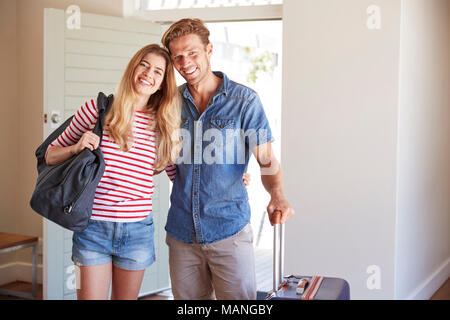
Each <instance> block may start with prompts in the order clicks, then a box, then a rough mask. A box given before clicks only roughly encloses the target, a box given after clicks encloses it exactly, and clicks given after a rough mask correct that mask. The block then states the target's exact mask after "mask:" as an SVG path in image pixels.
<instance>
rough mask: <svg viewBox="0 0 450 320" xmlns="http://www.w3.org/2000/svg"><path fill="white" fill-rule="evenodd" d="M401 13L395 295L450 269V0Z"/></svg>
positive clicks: (413, 1) (425, 1) (426, 286)
mask: <svg viewBox="0 0 450 320" xmlns="http://www.w3.org/2000/svg"><path fill="white" fill-rule="evenodd" d="M401 21H402V23H401V39H402V40H401V43H402V46H401V56H400V57H401V59H400V101H399V137H398V141H399V146H398V210H397V215H398V217H397V252H396V272H395V274H396V298H399V299H405V298H406V299H428V298H429V297H430V296H431V295H432V294H433V293H434V292H435V291H436V290H437V289H438V288H439V286H440V285H441V284H442V282H443V281H445V280H446V279H447V278H448V277H449V275H450V143H449V139H450V36H449V32H450V1H448V0H433V1H430V0H406V1H405V0H404V1H402V17H401Z"/></svg>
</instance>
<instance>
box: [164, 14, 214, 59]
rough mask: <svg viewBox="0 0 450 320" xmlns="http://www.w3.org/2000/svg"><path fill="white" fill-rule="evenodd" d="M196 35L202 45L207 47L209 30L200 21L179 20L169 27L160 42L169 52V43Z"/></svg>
mask: <svg viewBox="0 0 450 320" xmlns="http://www.w3.org/2000/svg"><path fill="white" fill-rule="evenodd" d="M188 34H196V35H198V36H199V37H200V40H201V41H202V43H203V44H204V45H205V46H207V45H208V43H209V30H208V28H207V27H206V26H205V23H204V22H203V21H202V20H200V19H189V18H187V19H181V20H179V21H177V22H175V23H174V24H172V25H171V26H170V28H169V29H168V30H167V31H166V32H165V33H164V35H163V37H162V39H161V42H162V44H163V45H164V46H165V47H166V48H167V50H169V51H170V49H169V45H170V42H171V41H172V40H174V39H176V38H179V37H182V36H186V35H188Z"/></svg>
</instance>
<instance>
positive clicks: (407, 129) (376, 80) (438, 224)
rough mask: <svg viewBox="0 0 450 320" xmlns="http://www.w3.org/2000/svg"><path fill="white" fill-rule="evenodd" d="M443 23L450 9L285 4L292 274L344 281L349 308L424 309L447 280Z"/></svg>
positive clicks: (285, 155)
mask: <svg viewBox="0 0 450 320" xmlns="http://www.w3.org/2000/svg"><path fill="white" fill-rule="evenodd" d="M370 5H377V6H378V7H379V8H380V9H381V28H380V29H379V30H369V29H368V28H367V25H366V22H367V19H368V18H369V16H370V14H367V11H366V10H367V8H368V7H369V6H370ZM444 12H445V13H444ZM448 14H449V12H448V1H446V0H442V1H440V0H433V1H429V0H422V1H419V0H417V1H410V0H407V1H402V0H375V1H373V0H371V1H366V0H341V1H329V0H285V1H284V10H283V22H284V28H283V29H284V40H285V41H284V47H283V52H284V56H283V61H284V69H283V72H284V81H283V107H282V128H283V132H282V139H283V140H282V165H283V170H284V172H285V187H286V193H287V196H288V198H289V201H290V202H291V203H292V205H293V207H294V208H295V210H296V215H295V216H294V217H293V219H292V220H291V221H290V222H289V223H288V224H287V227H286V228H287V235H286V272H287V273H297V274H299V273H300V274H323V275H328V276H338V277H342V278H345V279H347V280H348V281H349V283H350V287H351V296H352V298H353V299H394V298H400V299H401V298H429V297H430V295H431V294H432V293H433V292H434V291H435V290H436V289H437V288H438V287H439V286H440V285H441V284H442V283H443V281H445V279H447V277H448V276H449V256H450V254H449V245H450V241H449V240H450V239H449V233H450V226H449V212H450V206H449V199H448V198H449V191H450V188H449V186H450V183H449V178H450V161H449V160H450V159H449V158H450V156H449V154H450V152H449V151H450V150H449V147H450V145H449V143H448V141H449V133H450V132H449V130H450V129H449V128H450V126H449V123H448V121H449V120H450V117H449V93H448V92H449V91H448V88H449V81H448V79H449V61H450V55H449V44H448V41H449V37H448V35H449V30H450V28H449V27H448V21H449V19H448ZM401 17H402V18H403V20H402V19H401ZM401 22H402V24H401ZM444 24H446V25H444ZM400 48H401V50H400ZM372 265H376V266H377V267H379V271H380V272H381V273H380V280H381V283H380V285H381V286H380V288H375V289H373V288H372V289H370V288H369V287H368V286H367V280H368V279H373V277H372V276H373V274H369V273H367V268H368V267H369V266H372ZM430 279H431V280H430ZM427 281H428V282H427ZM424 283H426V284H427V285H424ZM436 286H437V287H436ZM423 288H426V289H427V290H428V291H429V292H427V291H426V290H422V289H423Z"/></svg>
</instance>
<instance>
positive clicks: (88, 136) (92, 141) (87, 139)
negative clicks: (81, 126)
mask: <svg viewBox="0 0 450 320" xmlns="http://www.w3.org/2000/svg"><path fill="white" fill-rule="evenodd" d="M99 143H100V137H99V136H98V135H96V134H95V133H93V132H92V131H86V132H85V133H83V135H82V136H81V138H80V140H78V142H77V143H76V144H75V145H74V146H73V151H74V153H75V154H78V153H80V152H81V151H83V150H84V149H85V148H88V149H89V150H91V151H94V150H95V149H97V148H98V145H99Z"/></svg>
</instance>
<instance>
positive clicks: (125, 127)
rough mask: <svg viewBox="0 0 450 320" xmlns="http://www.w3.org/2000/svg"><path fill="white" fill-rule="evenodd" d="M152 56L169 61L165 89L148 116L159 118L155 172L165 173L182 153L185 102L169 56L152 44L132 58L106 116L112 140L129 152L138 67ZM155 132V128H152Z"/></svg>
mask: <svg viewBox="0 0 450 320" xmlns="http://www.w3.org/2000/svg"><path fill="white" fill-rule="evenodd" d="M149 53H153V54H156V55H158V56H161V57H163V58H164V59H165V61H166V71H165V73H164V79H163V81H162V84H161V89H160V90H158V91H157V92H155V93H154V94H152V95H151V96H150V99H149V100H148V103H147V112H148V113H151V114H153V115H154V116H155V120H156V125H155V126H154V129H155V130H156V133H157V139H156V161H155V163H154V165H153V167H154V169H155V170H158V171H161V170H163V169H164V168H165V167H166V166H167V165H168V164H171V163H174V162H175V160H176V158H177V157H178V155H179V152H180V149H181V142H180V138H179V127H180V122H181V99H180V95H179V91H178V88H177V85H176V81H175V72H174V69H173V65H172V61H171V59H170V56H169V53H168V52H167V50H165V49H164V48H162V47H160V46H159V45H157V44H150V45H147V46H145V47H143V48H142V49H140V50H139V51H138V52H136V54H135V55H134V56H133V58H131V60H130V62H129V63H128V66H127V68H126V70H125V73H124V74H123V76H122V79H121V81H120V84H119V87H118V89H117V92H116V94H115V95H114V102H113V104H112V106H111V109H110V111H109V112H108V114H107V115H106V123H107V124H108V125H109V128H108V129H109V133H110V135H111V138H112V139H113V140H114V142H115V143H117V144H118V145H119V147H120V149H121V150H123V151H129V150H130V149H131V146H132V144H133V121H134V113H135V103H136V101H137V98H138V96H137V94H136V92H135V90H134V86H133V75H134V71H135V69H136V67H137V66H138V65H139V63H140V62H141V61H142V59H143V58H144V57H145V56H146V55H147V54H149ZM152 129H153V128H152Z"/></svg>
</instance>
